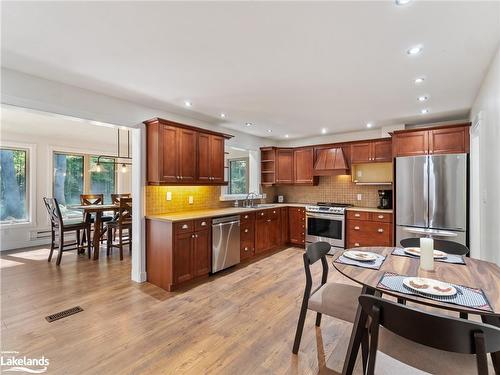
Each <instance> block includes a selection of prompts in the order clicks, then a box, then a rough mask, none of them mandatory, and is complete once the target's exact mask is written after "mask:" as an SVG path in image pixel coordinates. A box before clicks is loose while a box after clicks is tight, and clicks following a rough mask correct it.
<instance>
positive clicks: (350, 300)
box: [292, 242, 361, 354]
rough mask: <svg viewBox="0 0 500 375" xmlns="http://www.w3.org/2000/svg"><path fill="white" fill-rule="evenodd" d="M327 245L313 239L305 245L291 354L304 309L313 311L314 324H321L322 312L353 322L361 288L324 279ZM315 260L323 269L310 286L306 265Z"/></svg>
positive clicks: (295, 348)
mask: <svg viewBox="0 0 500 375" xmlns="http://www.w3.org/2000/svg"><path fill="white" fill-rule="evenodd" d="M330 249H331V245H330V244H329V243H328V242H315V243H313V244H310V245H308V246H307V248H306V251H305V253H304V255H303V258H304V271H305V274H306V287H305V290H304V297H303V299H302V306H301V308H300V313H299V320H298V323H297V330H296V332H295V341H294V343H293V350H292V351H293V353H294V354H297V353H298V351H299V347H300V340H301V338H302V331H303V330H304V322H305V320H306V315H307V310H312V311H315V312H316V326H317V327H319V326H320V324H321V316H322V314H325V315H329V316H332V317H334V318H338V319H342V320H345V321H348V322H351V323H352V322H354V318H355V315H356V310H357V306H358V296H359V295H360V294H361V288H360V287H357V286H353V285H348V284H340V283H333V282H330V283H328V282H327V279H328V261H327V259H326V254H328V252H329V251H330ZM318 260H320V261H321V265H322V268H323V272H322V276H321V282H320V284H319V285H318V286H317V287H316V288H315V289H314V290H312V286H313V280H312V275H311V269H310V267H311V265H313V264H314V263H316V262H317V261H318Z"/></svg>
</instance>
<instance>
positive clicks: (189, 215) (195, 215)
mask: <svg viewBox="0 0 500 375" xmlns="http://www.w3.org/2000/svg"><path fill="white" fill-rule="evenodd" d="M305 206H306V205H305V204H302V203H272V204H265V205H264V206H258V207H256V208H247V207H226V208H212V209H206V210H193V211H181V212H172V213H168V214H162V215H147V216H146V219H149V220H159V221H171V222H173V221H183V220H195V219H202V218H204V217H217V216H228V215H239V214H241V213H244V212H252V211H258V210H265V209H269V208H279V207H305Z"/></svg>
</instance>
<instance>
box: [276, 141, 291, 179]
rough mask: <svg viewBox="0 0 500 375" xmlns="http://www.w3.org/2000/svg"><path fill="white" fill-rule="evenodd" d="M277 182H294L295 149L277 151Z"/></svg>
mask: <svg viewBox="0 0 500 375" xmlns="http://www.w3.org/2000/svg"><path fill="white" fill-rule="evenodd" d="M276 182H277V183H278V184H292V183H293V150H291V149H278V150H277V151H276Z"/></svg>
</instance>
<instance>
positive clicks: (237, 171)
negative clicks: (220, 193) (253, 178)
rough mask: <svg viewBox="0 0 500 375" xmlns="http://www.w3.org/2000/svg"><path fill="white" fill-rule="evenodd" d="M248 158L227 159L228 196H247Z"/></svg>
mask: <svg viewBox="0 0 500 375" xmlns="http://www.w3.org/2000/svg"><path fill="white" fill-rule="evenodd" d="M248 163H249V160H248V158H238V159H228V164H229V165H228V167H229V186H228V193H229V194H248Z"/></svg>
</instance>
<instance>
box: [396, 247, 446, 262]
mask: <svg viewBox="0 0 500 375" xmlns="http://www.w3.org/2000/svg"><path fill="white" fill-rule="evenodd" d="M404 250H405V253H406V254H410V255H413V256H416V257H419V256H420V247H405V249H404ZM446 257H447V255H446V253H445V252H443V251H440V250H434V259H444V258H446Z"/></svg>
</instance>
